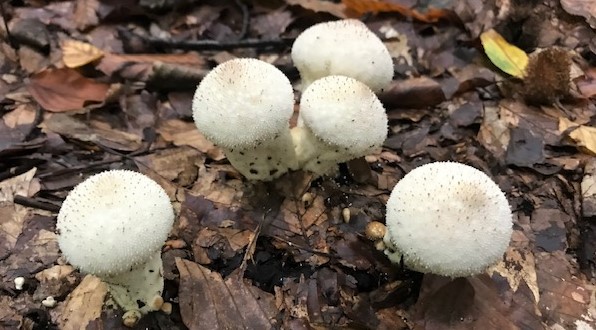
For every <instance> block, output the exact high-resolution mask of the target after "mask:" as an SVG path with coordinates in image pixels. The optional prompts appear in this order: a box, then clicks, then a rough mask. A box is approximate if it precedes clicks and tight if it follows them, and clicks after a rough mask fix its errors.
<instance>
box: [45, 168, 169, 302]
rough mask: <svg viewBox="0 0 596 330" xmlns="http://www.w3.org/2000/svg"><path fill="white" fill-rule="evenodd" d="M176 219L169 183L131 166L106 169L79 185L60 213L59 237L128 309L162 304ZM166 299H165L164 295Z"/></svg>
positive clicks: (76, 262) (74, 260)
mask: <svg viewBox="0 0 596 330" xmlns="http://www.w3.org/2000/svg"><path fill="white" fill-rule="evenodd" d="M173 222H174V211H173V208H172V205H171V203H170V199H169V197H168V195H167V194H166V192H165V191H164V190H163V188H162V187H161V186H160V185H158V184H157V183H156V182H155V181H153V180H151V179H150V178H148V177H147V176H145V175H143V174H141V173H137V172H133V171H127V170H114V171H106V172H102V173H100V174H96V175H94V176H91V177H89V178H88V179H87V180H85V181H83V182H82V183H81V184H79V185H77V186H76V187H75V188H74V189H73V190H72V191H71V192H70V194H69V195H68V196H67V197H66V200H65V201H64V203H63V204H62V208H61V209H60V212H59V214H58V222H57V225H56V227H57V229H58V231H59V237H58V243H59V245H60V249H61V250H62V253H63V254H64V256H65V257H66V259H67V260H68V262H69V263H70V264H72V265H73V266H75V267H78V268H79V269H81V270H82V271H84V272H87V273H91V274H93V275H96V276H98V277H100V278H101V279H102V280H103V281H105V282H106V283H107V284H108V287H109V290H110V294H111V295H112V297H113V298H114V300H115V301H116V302H117V303H118V304H119V305H120V306H121V307H122V308H123V309H124V310H125V311H130V310H138V311H140V312H141V313H146V312H149V311H151V310H156V309H159V308H160V307H161V306H157V307H156V306H154V305H155V304H153V302H154V301H155V297H156V296H158V297H159V296H161V294H162V291H163V285H164V282H163V275H162V274H163V270H162V269H163V265H162V261H161V247H162V245H163V244H164V242H165V240H166V238H167V236H168V233H169V231H170V229H171V228H172V225H173ZM162 301H163V300H162Z"/></svg>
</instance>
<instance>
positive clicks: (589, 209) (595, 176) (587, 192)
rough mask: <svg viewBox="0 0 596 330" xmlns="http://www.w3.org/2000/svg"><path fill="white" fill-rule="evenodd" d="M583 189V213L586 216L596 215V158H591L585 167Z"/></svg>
mask: <svg viewBox="0 0 596 330" xmlns="http://www.w3.org/2000/svg"><path fill="white" fill-rule="evenodd" d="M581 189H582V214H583V216H584V217H586V218H588V217H593V216H596V159H591V160H590V161H589V162H588V163H587V164H586V167H585V168H584V178H583V179H582V183H581Z"/></svg>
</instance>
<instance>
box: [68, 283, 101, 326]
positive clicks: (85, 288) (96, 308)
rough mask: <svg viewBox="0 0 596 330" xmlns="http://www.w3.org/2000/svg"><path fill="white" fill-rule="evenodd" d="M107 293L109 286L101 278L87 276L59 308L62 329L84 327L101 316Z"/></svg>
mask: <svg viewBox="0 0 596 330" xmlns="http://www.w3.org/2000/svg"><path fill="white" fill-rule="evenodd" d="M107 293H108V286H107V285H106V284H105V283H104V282H102V281H101V280H100V279H99V278H97V277H95V276H93V275H87V276H85V278H83V280H82V281H81V283H80V284H79V285H78V286H77V287H76V288H75V289H74V290H73V291H72V292H71V293H70V294H69V295H68V297H67V298H66V301H65V302H64V305H63V306H62V307H60V309H59V311H60V313H59V314H58V315H59V317H58V324H59V325H60V329H64V330H78V329H84V328H85V326H86V325H87V324H89V322H91V321H93V320H95V319H97V318H99V316H100V315H101V309H102V306H103V303H104V299H105V297H106V294H107Z"/></svg>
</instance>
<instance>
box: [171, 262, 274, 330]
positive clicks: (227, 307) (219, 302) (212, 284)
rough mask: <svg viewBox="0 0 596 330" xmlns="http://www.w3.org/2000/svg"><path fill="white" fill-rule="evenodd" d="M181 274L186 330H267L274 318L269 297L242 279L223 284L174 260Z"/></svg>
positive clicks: (202, 269)
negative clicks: (187, 329)
mask: <svg viewBox="0 0 596 330" xmlns="http://www.w3.org/2000/svg"><path fill="white" fill-rule="evenodd" d="M176 266H177V267H178V270H179V272H180V289H179V294H180V296H179V298H180V314H181V316H182V321H183V322H184V324H185V325H186V326H187V327H188V328H189V329H210V330H211V329H212V330H217V329H269V328H272V327H273V325H274V322H275V316H276V315H277V308H275V304H274V302H273V300H274V298H273V296H272V295H271V294H268V293H266V292H263V291H260V290H257V289H256V288H252V287H251V286H250V285H248V284H246V282H245V280H244V279H243V278H242V277H241V276H236V275H234V274H232V275H230V277H228V278H227V279H226V280H225V281H224V279H223V278H222V277H221V275H219V274H218V273H216V272H214V271H211V270H209V269H208V268H205V267H202V266H200V265H198V264H196V263H194V262H191V261H188V260H183V259H180V258H177V259H176Z"/></svg>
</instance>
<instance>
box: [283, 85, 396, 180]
mask: <svg viewBox="0 0 596 330" xmlns="http://www.w3.org/2000/svg"><path fill="white" fill-rule="evenodd" d="M292 135H293V139H294V148H295V149H294V150H295V153H296V156H297V157H298V163H299V165H300V167H301V168H302V169H304V170H307V171H311V172H313V173H315V174H317V175H329V174H333V173H334V172H336V171H337V164H339V163H343V162H346V161H349V160H352V159H354V158H358V157H362V156H366V155H368V154H370V153H372V152H374V150H375V149H377V148H380V147H381V145H382V144H383V141H385V138H386V137H387V115H386V114H385V109H384V108H383V105H382V104H381V102H380V101H379V99H378V98H377V96H376V95H375V94H374V93H373V92H372V91H371V89H370V88H368V86H366V85H365V84H363V83H361V82H359V81H358V80H356V79H353V78H349V77H344V76H327V77H324V78H321V79H318V80H316V81H315V82H313V83H312V84H311V85H310V86H309V87H308V88H307V89H306V90H305V91H304V93H302V97H301V99H300V112H299V117H298V124H297V126H296V127H295V128H293V129H292Z"/></svg>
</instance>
